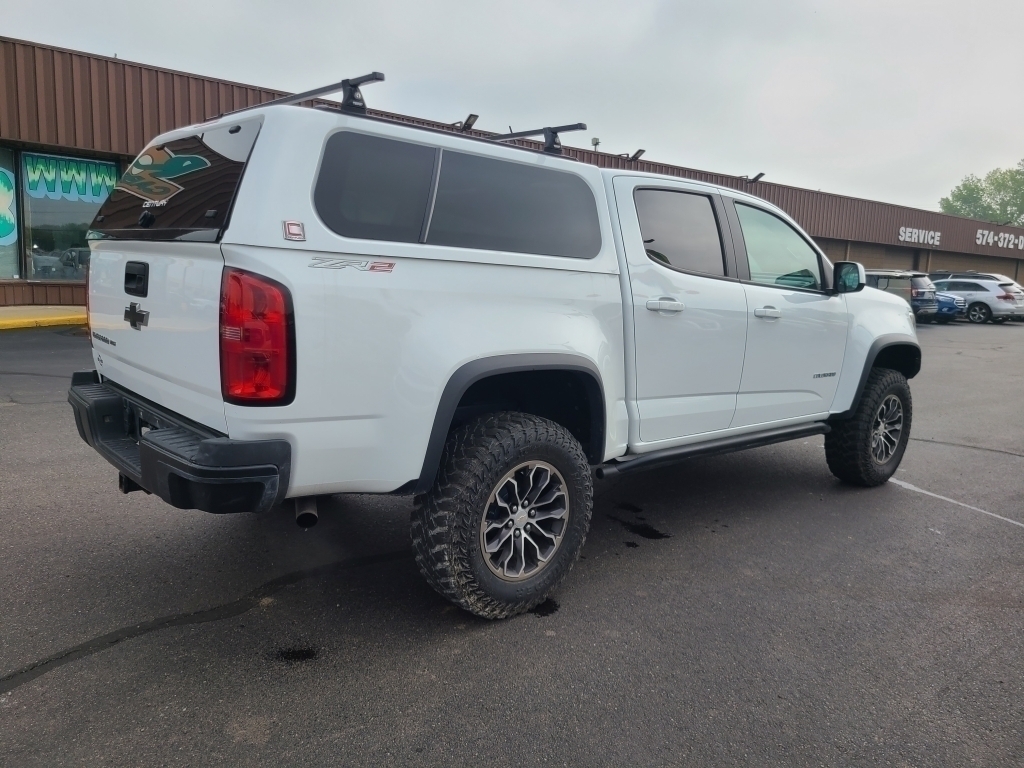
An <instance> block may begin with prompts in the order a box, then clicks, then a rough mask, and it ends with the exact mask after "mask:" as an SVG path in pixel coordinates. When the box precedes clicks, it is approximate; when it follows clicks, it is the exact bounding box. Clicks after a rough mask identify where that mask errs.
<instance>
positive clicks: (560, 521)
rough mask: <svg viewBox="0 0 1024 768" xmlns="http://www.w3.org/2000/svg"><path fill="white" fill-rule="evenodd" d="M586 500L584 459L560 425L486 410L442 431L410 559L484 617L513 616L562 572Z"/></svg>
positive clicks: (579, 543)
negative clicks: (440, 449)
mask: <svg viewBox="0 0 1024 768" xmlns="http://www.w3.org/2000/svg"><path fill="white" fill-rule="evenodd" d="M592 508H593V478H592V475H591V470H590V465H589V464H588V462H587V457H586V455H585V454H584V452H583V448H582V446H581V445H580V444H579V442H578V441H577V440H576V438H574V437H573V436H572V435H571V434H570V433H569V431H568V430H567V429H565V428H564V427H563V426H561V425H560V424H556V423H555V422H553V421H549V420H548V419H542V418H540V417H537V416H532V415H530V414H525V413H513V412H503V413H494V414H490V415H487V416H484V417H481V418H479V419H477V420H475V421H473V422H471V423H469V424H467V425H465V426H463V427H460V428H459V429H457V430H455V431H454V432H453V433H452V434H451V435H449V437H448V442H447V443H446V444H445V448H444V454H443V456H442V458H441V466H440V468H439V469H438V472H437V478H436V479H435V481H434V485H433V487H432V488H431V489H430V491H428V492H427V494H426V495H424V496H422V497H420V498H418V499H417V503H416V507H415V509H414V510H413V513H412V544H413V552H414V554H415V556H416V564H417V565H418V566H419V569H420V573H422V574H423V577H424V578H425V579H426V580H427V583H429V584H430V586H432V587H433V588H434V589H435V590H436V591H437V592H438V593H440V594H441V595H442V596H443V597H446V598H447V599H448V600H451V601H452V602H453V603H455V604H456V605H458V606H459V607H461V608H464V609H465V610H467V611H469V612H471V613H475V614H476V615H477V616H482V617H483V618H485V619H504V618H508V617H510V616H515V615H516V614H519V613H523V612H525V611H528V610H530V609H531V608H533V607H535V606H536V605H538V604H539V603H541V602H542V601H543V600H544V599H545V598H546V597H547V596H548V595H549V594H550V593H551V592H552V591H553V590H554V589H555V588H556V587H557V586H558V585H559V584H560V583H561V582H562V580H563V579H564V578H565V577H566V575H567V574H568V573H569V571H570V569H571V568H572V566H573V564H574V563H575V562H576V558H577V557H578V556H579V553H580V550H581V549H582V548H583V542H584V540H585V539H586V536H587V531H588V529H589V528H590V516H591V511H592ZM513 510H514V511H513Z"/></svg>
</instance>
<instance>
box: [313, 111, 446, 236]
mask: <svg viewBox="0 0 1024 768" xmlns="http://www.w3.org/2000/svg"><path fill="white" fill-rule="evenodd" d="M438 153H439V150H437V149H435V148H434V147H427V146H424V145H422V144H413V143H412V142H408V141H395V140H393V139H384V138H381V137H379V136H368V135H366V134H363V133H352V132H350V131H342V132H340V133H335V134H334V135H333V136H331V137H330V138H329V139H328V140H327V146H326V148H325V149H324V158H323V162H322V163H321V165H320V173H319V175H318V176H317V180H316V188H315V190H314V192H313V203H314V205H315V206H316V211H317V213H318V214H320V218H321V219H323V221H324V224H326V225H327V226H328V227H329V228H330V229H331V230H333V231H334V232H336V233H337V234H339V235H341V236H342V237H354V238H361V239H366V240H390V241H392V242H397V243H417V242H420V238H421V235H422V234H423V228H424V223H425V218H426V215H427V208H428V204H429V201H430V188H431V185H432V183H433V178H434V164H435V162H437V155H438Z"/></svg>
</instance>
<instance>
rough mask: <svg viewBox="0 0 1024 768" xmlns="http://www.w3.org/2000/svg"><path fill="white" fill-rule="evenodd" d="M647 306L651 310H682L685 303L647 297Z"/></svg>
mask: <svg viewBox="0 0 1024 768" xmlns="http://www.w3.org/2000/svg"><path fill="white" fill-rule="evenodd" d="M647 308H648V309H649V310H651V312H682V311H683V310H684V309H686V305H685V304H683V302H681V301H673V300H671V299H648V301H647Z"/></svg>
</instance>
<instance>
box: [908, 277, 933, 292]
mask: <svg viewBox="0 0 1024 768" xmlns="http://www.w3.org/2000/svg"><path fill="white" fill-rule="evenodd" d="M910 282H911V284H912V285H913V286H914V287H915V288H921V289H924V290H926V291H934V290H935V285H934V283H932V281H931V280H930V279H929V278H927V277H912V278H910Z"/></svg>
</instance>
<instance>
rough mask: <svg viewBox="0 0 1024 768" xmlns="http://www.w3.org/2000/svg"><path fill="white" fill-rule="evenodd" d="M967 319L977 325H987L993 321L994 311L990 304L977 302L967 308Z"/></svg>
mask: <svg viewBox="0 0 1024 768" xmlns="http://www.w3.org/2000/svg"><path fill="white" fill-rule="evenodd" d="M967 319H968V320H969V321H970V322H972V323H974V324H976V325H980V324H981V323H987V322H988V321H989V320H991V319H992V310H991V309H989V306H988V304H983V303H982V302H980V301H976V302H974V303H973V304H971V306H969V307H968V308H967Z"/></svg>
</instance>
